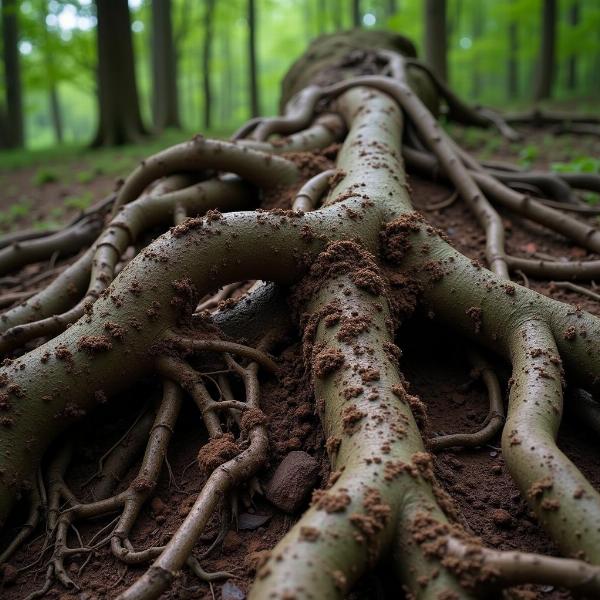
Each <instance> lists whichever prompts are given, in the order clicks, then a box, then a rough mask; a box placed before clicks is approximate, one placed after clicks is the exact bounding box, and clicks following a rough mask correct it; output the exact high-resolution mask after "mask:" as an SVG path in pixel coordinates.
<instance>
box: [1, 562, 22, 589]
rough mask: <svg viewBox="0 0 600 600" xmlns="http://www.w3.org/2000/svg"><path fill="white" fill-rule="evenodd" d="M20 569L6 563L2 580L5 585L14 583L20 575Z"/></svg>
mask: <svg viewBox="0 0 600 600" xmlns="http://www.w3.org/2000/svg"><path fill="white" fill-rule="evenodd" d="M18 574H19V573H18V571H17V569H16V568H15V567H13V566H12V565H4V567H3V569H2V582H3V583H4V585H12V584H13V583H14V582H15V581H16V580H17V576H18Z"/></svg>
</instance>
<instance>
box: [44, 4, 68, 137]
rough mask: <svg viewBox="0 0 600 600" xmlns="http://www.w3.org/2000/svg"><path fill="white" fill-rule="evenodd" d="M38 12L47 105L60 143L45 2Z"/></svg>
mask: <svg viewBox="0 0 600 600" xmlns="http://www.w3.org/2000/svg"><path fill="white" fill-rule="evenodd" d="M39 7H40V9H41V10H40V14H41V16H42V23H41V25H42V29H43V32H44V64H45V67H46V78H47V80H48V106H49V109H50V120H51V121H52V129H53V130H54V137H55V139H56V141H57V142H58V143H59V144H61V143H62V141H63V125H62V114H61V110H60V100H59V97H58V88H57V85H56V68H55V65H54V55H53V53H52V48H51V45H50V33H49V32H48V28H47V27H46V15H47V11H46V2H44V0H41V2H40V3H39Z"/></svg>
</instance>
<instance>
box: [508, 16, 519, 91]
mask: <svg viewBox="0 0 600 600" xmlns="http://www.w3.org/2000/svg"><path fill="white" fill-rule="evenodd" d="M518 54H519V30H518V25H517V22H516V21H511V22H510V23H509V24H508V65H507V67H508V69H507V82H506V83H507V86H506V87H507V90H508V97H509V98H510V99H512V98H516V97H517V96H518V95H519V60H518Z"/></svg>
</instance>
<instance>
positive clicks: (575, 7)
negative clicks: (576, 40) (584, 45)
mask: <svg viewBox="0 0 600 600" xmlns="http://www.w3.org/2000/svg"><path fill="white" fill-rule="evenodd" d="M579 14H580V5H579V0H574V1H573V2H572V4H571V6H570V7H569V25H570V26H571V27H576V26H577V25H579ZM576 87H577V55H576V54H575V52H573V53H572V54H571V55H570V56H569V57H568V58H567V88H568V89H569V90H571V91H573V90H575V88H576Z"/></svg>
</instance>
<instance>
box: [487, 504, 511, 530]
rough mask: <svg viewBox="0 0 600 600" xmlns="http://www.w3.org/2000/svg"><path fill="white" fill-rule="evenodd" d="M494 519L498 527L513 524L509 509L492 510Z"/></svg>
mask: <svg viewBox="0 0 600 600" xmlns="http://www.w3.org/2000/svg"><path fill="white" fill-rule="evenodd" d="M492 521H494V523H495V524H496V525H497V526H498V527H501V528H503V529H505V528H507V527H510V525H511V524H512V517H511V516H510V513H509V512H508V511H506V510H504V509H503V508H497V509H496V510H494V511H492Z"/></svg>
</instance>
